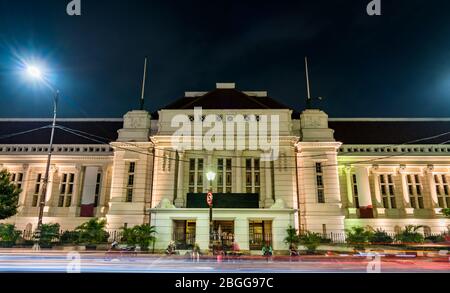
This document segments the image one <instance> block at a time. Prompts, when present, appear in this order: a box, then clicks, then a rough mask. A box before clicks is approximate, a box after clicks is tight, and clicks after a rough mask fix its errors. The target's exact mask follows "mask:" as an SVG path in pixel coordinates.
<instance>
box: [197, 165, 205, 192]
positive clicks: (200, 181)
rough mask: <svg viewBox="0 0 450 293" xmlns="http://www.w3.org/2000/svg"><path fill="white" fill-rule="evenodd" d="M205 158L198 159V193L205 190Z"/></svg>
mask: <svg viewBox="0 0 450 293" xmlns="http://www.w3.org/2000/svg"><path fill="white" fill-rule="evenodd" d="M203 175H204V174H203V159H197V193H201V192H203Z"/></svg>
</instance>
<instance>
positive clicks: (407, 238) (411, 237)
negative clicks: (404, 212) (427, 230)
mask: <svg viewBox="0 0 450 293" xmlns="http://www.w3.org/2000/svg"><path fill="white" fill-rule="evenodd" d="M422 227H423V226H415V225H408V226H405V228H404V229H403V230H402V231H400V233H398V234H397V236H396V237H395V240H397V241H399V242H401V243H402V244H408V243H423V242H424V240H425V239H424V236H423V235H422V234H421V233H420V232H419V229H420V228H422Z"/></svg>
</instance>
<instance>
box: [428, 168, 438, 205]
mask: <svg viewBox="0 0 450 293" xmlns="http://www.w3.org/2000/svg"><path fill="white" fill-rule="evenodd" d="M433 170H434V169H433V167H429V168H428V170H427V178H428V185H429V187H430V196H431V205H432V207H433V208H434V209H436V208H439V201H438V196H437V193H436V183H435V182H434V173H433Z"/></svg>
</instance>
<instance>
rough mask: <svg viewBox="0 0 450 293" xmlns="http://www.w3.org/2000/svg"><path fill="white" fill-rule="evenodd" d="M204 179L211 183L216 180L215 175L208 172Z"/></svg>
mask: <svg viewBox="0 0 450 293" xmlns="http://www.w3.org/2000/svg"><path fill="white" fill-rule="evenodd" d="M206 178H207V179H208V181H213V180H214V178H216V173H214V172H213V171H209V172H208V173H206Z"/></svg>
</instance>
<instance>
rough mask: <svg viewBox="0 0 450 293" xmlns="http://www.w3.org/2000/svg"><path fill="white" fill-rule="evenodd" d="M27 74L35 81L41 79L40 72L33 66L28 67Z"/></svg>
mask: <svg viewBox="0 0 450 293" xmlns="http://www.w3.org/2000/svg"><path fill="white" fill-rule="evenodd" d="M27 73H28V75H29V76H31V77H33V78H36V79H41V78H42V71H41V70H40V69H39V67H37V66H33V65H30V66H28V68H27Z"/></svg>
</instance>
